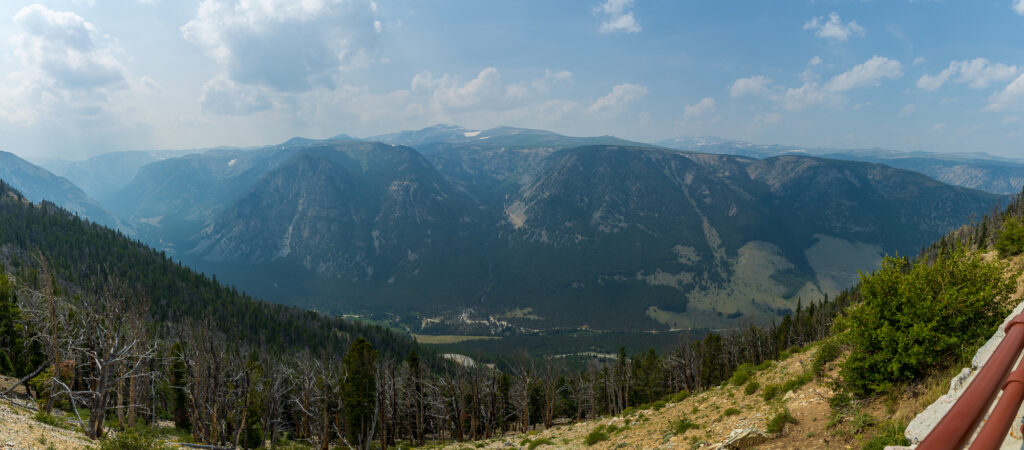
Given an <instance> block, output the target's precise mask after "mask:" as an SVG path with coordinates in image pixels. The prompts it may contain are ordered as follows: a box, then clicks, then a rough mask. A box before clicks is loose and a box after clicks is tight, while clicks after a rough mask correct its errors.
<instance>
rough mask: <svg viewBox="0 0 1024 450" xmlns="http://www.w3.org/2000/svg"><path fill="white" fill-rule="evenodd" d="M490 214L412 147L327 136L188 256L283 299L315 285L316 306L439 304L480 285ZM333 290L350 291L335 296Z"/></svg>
mask: <svg viewBox="0 0 1024 450" xmlns="http://www.w3.org/2000/svg"><path fill="white" fill-rule="evenodd" d="M480 216H481V214H480V213H479V208H478V206H477V204H476V202H474V201H473V200H472V199H471V198H469V196H467V195H466V194H465V193H464V192H460V191H458V190H456V189H455V188H453V187H452V186H451V185H449V184H448V183H447V182H446V181H445V180H444V179H443V178H442V177H441V176H440V175H439V174H438V173H437V172H436V171H435V170H434V169H433V167H431V166H430V164H429V163H428V162H427V161H426V160H424V159H423V157H422V156H420V155H419V154H418V153H416V152H415V151H413V150H412V149H409V148H407V147H392V146H389V145H383V144H359V145H347V146H335V145H327V146H316V147H310V148H309V149H307V150H304V151H302V152H299V153H297V154H295V155H294V156H292V157H291V158H290V159H288V160H287V161H284V162H283V163H282V164H281V165H279V166H278V167H277V168H275V169H273V170H271V171H269V172H267V173H266V174H265V175H263V176H262V177H261V178H260V180H259V181H258V182H257V183H256V184H255V185H254V186H252V188H250V189H249V190H248V191H247V192H246V193H245V194H244V195H242V196H241V197H240V198H239V199H238V200H237V201H236V202H234V203H232V205H231V206H230V207H229V208H228V209H226V210H225V211H224V212H223V213H221V214H219V215H218V216H217V218H216V219H215V221H214V222H213V224H212V225H211V227H210V228H208V229H207V230H204V231H203V232H202V233H201V234H200V235H199V236H198V238H197V240H198V244H197V245H196V246H195V248H194V249H193V250H191V251H190V252H189V253H188V255H187V256H188V257H192V258H194V257H199V258H201V261H200V262H197V264H200V265H201V266H209V267H211V268H214V267H215V268H216V270H217V272H218V273H221V274H225V276H229V277H231V279H237V281H238V282H239V283H240V284H242V285H245V286H249V287H251V288H253V289H258V290H259V291H260V292H266V293H267V294H268V295H271V296H273V297H274V298H282V297H283V298H288V297H291V298H293V299H296V298H297V299H302V298H303V297H304V296H308V299H305V300H302V301H300V303H301V304H304V305H307V306H311V307H317V308H329V309H332V310H339V311H340V310H346V309H352V308H364V307H373V306H379V305H378V303H384V304H387V305H389V306H392V307H393V306H396V305H400V304H401V305H410V304H419V306H421V307H437V306H441V305H444V304H446V302H445V299H446V298H448V299H457V298H460V297H461V298H465V297H470V296H472V293H473V292H474V291H479V289H480V285H481V283H482V281H481V280H482V279H483V277H484V275H485V274H486V272H485V270H486V265H485V264H484V261H483V254H482V252H481V251H480V247H479V244H480V243H481V242H482V241H483V239H484V236H483V234H484V229H485V228H484V223H483V221H482V220H481V217H480ZM239 266H242V267H244V269H242V270H233V268H235V267H239ZM254 269H255V270H257V272H256V273H259V274H260V275H259V276H255V277H254V276H252V272H250V271H251V270H254ZM229 274H230V275H229ZM293 277H298V278H299V279H301V280H304V281H303V282H301V283H295V282H294V280H293V279H292V278H293ZM311 277H312V279H311ZM456 280H457V281H456ZM296 289H298V290H299V292H300V293H299V294H298V295H296V293H295V292H294V291H295V290H296ZM422 290H425V291H422ZM331 291H333V292H344V293H345V294H344V295H343V296H339V295H335V296H334V298H335V300H333V301H332V302H331V303H325V302H323V301H322V299H323V298H324V297H323V296H324V295H325V294H326V292H331ZM423 292H426V293H429V295H430V296H429V297H427V299H422V298H419V295H418V294H420V293H423ZM423 300H429V301H423ZM448 306H451V304H448Z"/></svg>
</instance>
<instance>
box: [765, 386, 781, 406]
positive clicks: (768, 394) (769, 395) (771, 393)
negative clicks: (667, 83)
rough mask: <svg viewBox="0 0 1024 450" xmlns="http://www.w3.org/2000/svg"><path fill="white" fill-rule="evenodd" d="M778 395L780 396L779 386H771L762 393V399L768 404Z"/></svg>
mask: <svg viewBox="0 0 1024 450" xmlns="http://www.w3.org/2000/svg"><path fill="white" fill-rule="evenodd" d="M776 395H779V385H777V384H769V385H767V386H765V387H764V390H762V391H761V398H762V399H764V401H766V402H767V401H769V400H771V399H773V398H775V396H776Z"/></svg>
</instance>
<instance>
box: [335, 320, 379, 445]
mask: <svg viewBox="0 0 1024 450" xmlns="http://www.w3.org/2000/svg"><path fill="white" fill-rule="evenodd" d="M344 366H345V383H344V385H343V386H342V393H341V400H342V404H343V405H344V408H345V423H346V431H347V435H348V439H349V442H350V444H352V445H355V446H357V447H359V448H369V445H370V443H371V442H372V441H373V428H374V426H373V425H374V423H373V421H374V419H375V417H376V414H375V406H376V403H375V400H376V392H377V350H374V348H373V346H372V345H370V342H369V341H367V340H366V339H363V338H359V339H356V341H355V342H354V343H352V347H350V348H349V350H348V353H346V354H345V360H344Z"/></svg>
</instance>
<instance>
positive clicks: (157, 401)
mask: <svg viewBox="0 0 1024 450" xmlns="http://www.w3.org/2000/svg"><path fill="white" fill-rule="evenodd" d="M0 189H2V200H0V217H2V221H3V223H2V224H0V242H2V247H0V257H2V262H3V264H4V267H5V269H6V275H4V276H3V278H2V279H0V300H2V301H0V373H3V374H6V375H9V376H12V377H16V378H19V379H21V383H20V385H21V386H23V387H24V389H26V390H27V392H28V394H30V397H31V399H26V398H21V399H18V402H20V404H23V405H25V406H26V407H30V408H34V409H38V410H39V411H40V412H39V414H42V415H44V417H45V415H48V414H55V413H56V414H61V415H66V416H67V417H69V418H70V420H71V422H72V423H75V424H77V426H78V427H80V428H81V430H82V432H84V433H85V434H86V435H87V436H89V437H90V438H94V439H103V438H104V436H105V435H107V434H108V432H109V430H110V429H111V428H113V429H115V430H119V431H123V430H133V429H136V428H137V427H139V426H142V425H145V424H154V423H157V422H158V421H160V420H167V421H173V422H174V424H175V426H176V427H177V428H179V429H181V430H185V431H187V438H188V440H191V441H193V442H197V443H206V444H211V445H232V446H242V447H257V446H261V445H264V444H267V445H271V446H277V445H280V444H281V443H282V442H297V443H304V444H307V445H310V446H312V447H317V448H328V447H330V446H332V445H340V444H345V445H350V446H353V447H360V448H368V447H369V446H371V445H380V446H383V447H387V446H391V445H394V444H396V443H399V442H406V443H424V442H427V441H435V440H451V439H454V440H459V441H461V440H472V439H480V438H484V437H490V436H494V435H496V434H500V433H504V432H507V431H511V430H527V429H531V428H534V427H538V426H541V427H550V426H552V425H553V424H555V423H562V422H565V421H566V420H582V419H587V418H593V417H598V416H602V415H608V414H617V413H621V412H622V411H623V410H625V409H627V408H630V407H636V406H638V405H642V404H646V403H652V402H657V401H659V400H662V399H665V398H667V397H670V396H675V397H676V398H678V397H679V396H680V395H687V394H686V393H688V392H692V391H697V390H701V389H703V388H705V387H708V386H714V385H717V384H719V383H721V382H723V381H725V380H727V379H729V377H730V376H732V374H733V372H734V371H735V370H736V369H737V367H741V366H743V365H744V364H746V365H748V366H749V365H756V364H760V363H762V362H763V361H766V360H770V359H773V358H776V357H778V356H779V354H780V352H783V351H785V349H787V348H790V347H792V346H800V345H803V344H805V343H808V342H811V341H813V340H816V339H819V338H821V337H822V336H825V335H827V334H828V332H829V327H830V325H831V322H832V318H833V317H834V316H835V315H836V313H837V312H838V311H840V310H841V309H842V308H843V307H844V306H845V305H847V304H849V303H850V301H851V299H852V298H853V297H854V294H850V293H844V294H843V295H841V296H839V297H838V298H836V299H834V300H831V301H826V302H823V303H820V304H811V305H807V307H806V308H805V307H803V306H802V305H801V307H799V308H798V309H797V311H796V312H795V313H794V314H793V315H791V316H787V317H785V318H784V319H783V320H782V322H781V323H779V324H778V325H772V326H769V327H759V326H749V327H746V328H743V329H739V330H733V331H729V332H726V333H721V334H718V333H711V334H707V335H706V336H705V337H704V338H703V339H698V340H695V341H693V342H690V341H689V340H686V339H683V340H680V342H679V343H678V344H677V345H675V346H673V347H672V348H670V349H663V351H661V352H658V351H655V350H654V349H651V350H650V351H647V352H643V353H640V354H637V355H627V354H626V352H625V350H622V351H620V353H619V355H618V356H617V357H616V358H612V359H606V360H595V361H593V362H591V363H590V364H589V365H588V366H587V367H586V368H585V369H584V370H569V369H568V368H567V367H566V366H565V365H564V364H563V363H560V362H559V361H557V360H554V359H544V358H535V357H532V356H531V355H529V354H526V352H525V351H524V352H520V353H519V354H518V355H517V357H515V358H513V359H512V360H510V361H506V362H504V363H503V364H501V365H499V366H494V365H485V364H465V363H462V364H460V363H456V362H452V361H448V360H446V359H444V358H440V357H439V356H438V355H436V354H435V353H434V352H432V351H430V350H429V349H425V348H423V347H421V346H419V345H417V344H416V343H415V342H414V341H412V340H410V339H409V338H407V337H405V336H403V335H401V334H398V333H396V332H394V331H392V330H389V329H385V328H381V327H377V326H372V325H366V324H362V323H358V322H352V321H348V320H342V319H339V318H335V317H329V316H325V315H322V314H318V313H315V312H310V311H303V310H299V309H296V308H291V307H285V306H280V305H273V304H268V303H264V302H261V301H258V300H256V299H253V298H250V297H248V296H246V295H245V294H242V293H239V292H237V291H236V290H235V289H232V288H227V287H224V286H221V285H220V284H218V283H217V282H216V280H215V279H209V278H207V277H206V276H204V275H202V274H197V273H194V272H192V271H191V270H190V269H188V268H185V267H183V266H182V265H181V264H180V263H175V262H173V261H172V260H170V259H169V258H167V257H166V256H165V255H163V254H160V253H157V252H155V251H153V250H151V249H149V248H147V247H145V246H144V245H142V244H140V243H138V242H133V241H131V240H129V239H128V238H126V237H125V236H124V235H122V234H120V233H118V232H115V231H111V230H109V229H107V228H103V227H100V226H98V225H95V224H91V223H88V222H87V221H84V220H82V219H80V218H78V217H75V216H73V215H71V214H69V213H67V212H65V211H63V210H61V209H60V208H57V207H56V206H54V205H52V204H49V203H46V202H43V203H42V204H32V203H29V202H28V201H26V200H25V199H24V197H23V196H21V195H20V194H19V193H18V192H17V191H15V190H14V189H12V188H10V186H8V185H6V184H0ZM13 392H14V389H10V390H8V392H5V393H4V394H5V395H7V396H10V395H13ZM118 435H119V436H125V435H126V434H125V433H119V434H118Z"/></svg>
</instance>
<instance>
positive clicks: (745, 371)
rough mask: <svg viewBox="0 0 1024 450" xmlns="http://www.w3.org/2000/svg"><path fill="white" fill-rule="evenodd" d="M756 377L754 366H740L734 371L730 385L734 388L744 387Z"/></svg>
mask: <svg viewBox="0 0 1024 450" xmlns="http://www.w3.org/2000/svg"><path fill="white" fill-rule="evenodd" d="M752 375H754V366H753V365H752V364H740V365H739V366H738V367H736V370H735V371H733V373H732V377H731V378H729V384H731V385H733V386H743V384H744V383H746V382H747V380H749V379H750V377H751V376H752Z"/></svg>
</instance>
